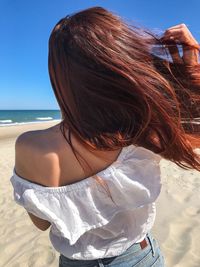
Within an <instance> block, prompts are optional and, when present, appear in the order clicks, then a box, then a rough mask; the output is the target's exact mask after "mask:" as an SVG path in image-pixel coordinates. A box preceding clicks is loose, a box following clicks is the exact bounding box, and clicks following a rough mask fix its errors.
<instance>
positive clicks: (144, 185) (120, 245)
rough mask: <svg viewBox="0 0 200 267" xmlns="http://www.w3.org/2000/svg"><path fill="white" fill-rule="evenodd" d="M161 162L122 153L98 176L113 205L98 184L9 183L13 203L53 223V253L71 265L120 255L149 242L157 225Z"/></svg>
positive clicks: (147, 154)
mask: <svg viewBox="0 0 200 267" xmlns="http://www.w3.org/2000/svg"><path fill="white" fill-rule="evenodd" d="M160 160H161V157H160V156H159V155H157V154H155V153H153V152H152V151H150V150H147V149H145V148H143V147H138V146H134V145H130V146H127V147H124V148H122V150H121V153H120V154H119V156H118V158H117V160H116V161H115V162H113V163H112V164H111V165H110V166H109V167H108V168H106V169H105V170H103V171H100V172H99V173H97V175H98V176H100V177H101V178H102V179H103V180H104V181H105V182H106V183H107V185H108V188H109V191H110V194H111V196H112V199H111V198H110V197H109V196H108V195H107V192H106V191H105V190H104V189H103V188H102V186H101V185H99V184H98V183H97V182H96V181H95V179H94V178H92V177H89V178H86V179H84V180H81V181H79V182H76V183H73V184H70V185H66V186H60V187H45V186H42V185H38V184H35V183H32V182H30V181H28V180H26V179H24V178H21V177H19V176H18V175H17V174H16V172H15V169H14V170H13V175H12V177H11V178H10V181H11V183H12V186H13V188H14V200H15V201H16V202H17V203H18V204H19V205H21V206H23V207H24V208H25V209H26V210H27V211H28V212H30V213H32V214H34V215H35V216H37V217H40V218H42V219H44V220H47V221H49V222H50V223H51V227H50V232H49V237H50V241H51V243H52V245H53V247H54V248H55V249H56V250H57V251H58V252H59V253H61V254H63V255H64V256H66V257H68V258H71V259H82V260H93V259H98V258H107V257H113V256H117V255H120V254H121V253H123V252H124V251H125V250H126V249H127V248H128V247H130V246H131V245H132V244H133V243H138V242H140V241H141V240H143V238H144V237H145V235H146V233H147V232H149V231H150V230H151V228H152V226H153V224H154V220H155V216H156V207H155V200H156V199H157V197H158V195H159V193H160V190H161V179H160V178H161V175H160V166H159V162H160Z"/></svg>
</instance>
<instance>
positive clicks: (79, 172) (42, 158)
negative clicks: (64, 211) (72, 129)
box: [15, 124, 121, 186]
mask: <svg viewBox="0 0 200 267" xmlns="http://www.w3.org/2000/svg"><path fill="white" fill-rule="evenodd" d="M72 144H73V146H74V148H75V149H76V150H77V151H78V153H80V154H81V156H83V157H84V159H85V160H86V161H87V162H88V163H89V164H90V166H91V168H92V171H90V172H88V173H86V174H87V176H86V175H85V173H84V172H83V169H82V168H81V166H80V164H79V162H78V161H77V159H76V157H75V155H74V154H73V151H72V149H71V147H70V146H69V144H68V143H67V142H66V140H65V139H64V137H63V135H62V133H61V131H60V129H59V124H57V125H55V126H53V127H50V128H47V129H45V130H37V131H29V132H26V133H24V134H22V135H20V136H19V137H18V139H17V142H16V147H17V149H16V152H18V155H16V164H15V169H16V172H17V173H18V174H19V176H21V177H27V179H29V180H30V181H32V182H35V183H38V184H41V185H44V186H63V185H68V184H72V183H75V182H78V181H80V180H83V179H84V178H87V177H90V176H93V175H94V174H96V173H98V172H99V171H101V170H104V169H106V168H107V167H108V166H110V165H111V164H112V163H113V162H114V161H115V160H116V159H117V157H118V155H119V154H120V151H121V149H119V150H116V151H97V152H95V153H91V152H90V151H88V150H86V149H85V148H84V147H83V146H82V145H81V144H80V142H78V141H77V139H76V138H75V137H74V136H73V135H72ZM99 156H100V157H99Z"/></svg>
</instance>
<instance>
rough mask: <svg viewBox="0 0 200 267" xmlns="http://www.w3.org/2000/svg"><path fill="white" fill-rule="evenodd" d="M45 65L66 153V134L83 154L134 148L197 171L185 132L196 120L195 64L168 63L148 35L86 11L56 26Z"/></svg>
mask: <svg viewBox="0 0 200 267" xmlns="http://www.w3.org/2000/svg"><path fill="white" fill-rule="evenodd" d="M171 45H175V44H173V43H172V44H171ZM152 48H153V49H152ZM193 48H194V47H193ZM196 48H197V49H199V48H198V47H196ZM188 49H191V47H188ZM161 55H164V58H163V57H162V56H161ZM48 67H49V75H50V80H51V84H52V87H53V90H54V93H55V96H56V98H57V101H58V104H59V106H60V109H61V113H62V120H61V123H60V130H61V132H62V134H63V136H64V137H65V139H66V141H67V142H68V143H69V145H70V146H71V148H72V151H73V152H74V153H75V149H74V147H73V145H72V143H71V132H72V133H73V134H74V136H75V137H76V138H77V139H78V140H79V141H80V142H81V143H82V144H83V146H85V147H86V148H87V149H88V150H90V151H95V150H115V149H119V148H122V147H125V146H128V145H131V144H134V145H135V146H142V147H144V148H146V149H149V150H151V151H153V152H154V153H157V154H160V155H161V156H162V157H163V158H165V159H168V160H170V161H172V162H175V163H176V164H177V165H179V166H180V167H182V168H185V169H190V168H192V169H193V168H194V169H197V170H199V171H200V160H199V159H200V158H199V156H198V154H196V152H195V151H194V150H193V147H192V143H191V140H192V139H191V138H190V135H189V134H192V133H194V129H193V127H192V122H191V120H192V119H193V118H194V117H198V116H200V108H199V104H200V96H199V95H200V93H199V92H200V91H199V90H200V67H199V65H196V66H187V65H184V64H173V62H171V61H170V59H169V54H168V51H167V48H166V44H164V43H163V42H161V40H160V39H159V38H158V36H157V35H156V34H155V33H153V32H152V31H150V30H148V29H146V28H141V27H137V26H133V25H129V24H128V23H127V22H125V21H123V20H122V19H121V18H120V17H119V16H118V15H116V14H114V13H111V12H109V11H108V10H106V9H104V8H102V7H91V8H88V9H85V10H82V11H80V12H77V13H75V14H72V15H68V16H66V17H64V18H63V19H61V20H60V21H59V22H58V23H57V24H56V26H55V27H54V29H53V31H52V33H51V35H50V39H49V57H48ZM184 120H187V124H186V123H184V122H183V121H184ZM66 129H68V130H69V131H68V136H66ZM194 140H197V139H194ZM76 152H77V151H76ZM75 156H76V153H75ZM76 158H77V156H76ZM77 160H78V161H79V159H78V158H77ZM79 163H80V161H79ZM87 165H88V166H89V164H88V163H87ZM81 166H82V164H81Z"/></svg>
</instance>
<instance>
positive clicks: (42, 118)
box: [36, 117, 53, 121]
mask: <svg viewBox="0 0 200 267" xmlns="http://www.w3.org/2000/svg"><path fill="white" fill-rule="evenodd" d="M36 120H40V121H46V120H53V118H52V117H38V118H36Z"/></svg>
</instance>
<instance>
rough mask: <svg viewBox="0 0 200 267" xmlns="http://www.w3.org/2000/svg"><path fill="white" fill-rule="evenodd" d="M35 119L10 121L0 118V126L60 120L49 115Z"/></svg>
mask: <svg viewBox="0 0 200 267" xmlns="http://www.w3.org/2000/svg"><path fill="white" fill-rule="evenodd" d="M36 119H37V121H27V122H12V120H0V127H3V126H18V125H25V124H37V123H43V122H60V121H61V119H55V120H53V119H52V118H51V117H46V118H45V117H40V118H39V117H38V118H36Z"/></svg>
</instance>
